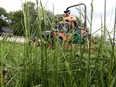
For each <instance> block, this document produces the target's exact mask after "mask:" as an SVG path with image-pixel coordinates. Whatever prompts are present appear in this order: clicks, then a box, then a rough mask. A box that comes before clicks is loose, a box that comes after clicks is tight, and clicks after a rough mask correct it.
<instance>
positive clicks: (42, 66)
mask: <svg viewBox="0 0 116 87" xmlns="http://www.w3.org/2000/svg"><path fill="white" fill-rule="evenodd" d="M36 4H37V5H36V6H38V1H37V2H36ZM92 6H93V2H92V3H91V7H92ZM25 9H26V10H25ZM92 14H93V7H92V10H91V19H90V20H91V21H90V22H91V24H90V26H92V20H93V19H92ZM30 15H31V14H30V9H29V8H28V4H27V5H25V8H23V17H24V19H23V21H24V26H23V27H24V34H25V37H26V40H25V43H16V42H8V41H5V40H3V41H0V64H1V66H0V71H1V87H115V86H116V79H115V78H116V69H115V68H116V62H115V61H116V54H115V53H116V47H115V45H114V44H113V43H112V41H111V42H109V43H105V41H103V40H104V38H103V37H102V36H99V37H94V38H95V43H94V46H95V49H93V50H91V48H90V46H91V45H93V44H92V43H89V45H88V43H86V44H81V45H79V46H80V48H79V49H75V48H74V46H73V44H71V48H70V49H64V47H61V46H59V44H58V42H56V43H55V46H54V48H47V47H46V43H47V42H46V43H43V42H42V45H41V46H39V47H34V46H31V45H30V44H28V43H29V41H30V39H31V35H32V34H33V33H35V32H36V33H38V36H39V35H40V36H39V37H40V39H41V40H42V37H41V34H42V30H45V31H46V30H47V26H46V25H47V22H46V21H47V20H48V21H49V20H51V21H49V22H50V25H51V27H50V29H52V27H53V25H54V18H53V19H49V17H48V15H47V14H46V10H45V9H44V7H43V5H42V3H41V2H40V7H37V14H36V15H37V17H36V18H35V22H34V23H35V24H36V26H35V25H33V26H31V22H32V21H31V19H30ZM42 19H43V22H42V21H41V20H42ZM115 21H116V19H115ZM114 26H116V23H114ZM32 27H35V28H36V31H34V30H33V31H31V29H32ZM114 30H115V27H114ZM30 31H31V32H30ZM90 31H91V30H90ZM45 38H46V37H45ZM88 42H89V41H88ZM3 68H8V70H9V71H8V75H7V76H6V79H5V80H4V81H2V80H3V77H2V70H3Z"/></svg>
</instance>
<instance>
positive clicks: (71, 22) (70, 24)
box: [60, 10, 77, 30]
mask: <svg viewBox="0 0 116 87" xmlns="http://www.w3.org/2000/svg"><path fill="white" fill-rule="evenodd" d="M64 13H65V18H64V20H63V21H61V22H60V23H61V24H64V26H65V28H66V29H68V30H71V29H72V28H74V27H75V26H76V22H77V18H76V17H75V16H72V15H70V13H71V11H70V10H66V11H64Z"/></svg>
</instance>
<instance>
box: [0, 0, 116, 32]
mask: <svg viewBox="0 0 116 87" xmlns="http://www.w3.org/2000/svg"><path fill="white" fill-rule="evenodd" d="M26 1H32V2H36V0H26ZM41 1H42V4H43V5H45V6H46V9H48V10H51V11H53V7H54V11H55V13H56V14H62V13H63V12H64V10H65V9H66V8H67V7H68V6H71V5H75V4H78V3H85V4H86V6H87V16H88V18H89V19H90V11H91V6H90V3H91V1H92V0H41ZM21 2H25V0H0V7H3V8H5V9H6V11H7V12H10V11H16V10H20V9H21ZM93 6H94V14H93V25H92V32H95V31H96V30H97V29H99V28H100V27H101V18H102V20H103V19H104V18H103V17H104V0H93ZM106 6H107V7H106V9H107V10H106V18H107V19H106V25H107V27H108V29H109V31H111V30H112V29H113V27H114V26H113V25H114V16H115V6H116V0H107V4H106ZM73 13H74V12H72V14H73ZM102 23H103V22H102ZM88 26H89V24H88ZM96 34H100V31H99V32H97V33H96Z"/></svg>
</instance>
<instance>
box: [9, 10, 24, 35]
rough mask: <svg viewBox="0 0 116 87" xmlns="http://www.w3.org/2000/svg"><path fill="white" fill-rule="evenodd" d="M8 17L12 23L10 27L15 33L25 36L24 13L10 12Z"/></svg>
mask: <svg viewBox="0 0 116 87" xmlns="http://www.w3.org/2000/svg"><path fill="white" fill-rule="evenodd" d="M8 17H9V19H10V21H11V22H10V24H9V27H10V28H11V29H12V30H13V31H14V34H15V35H24V22H23V19H24V17H23V12H22V11H21V10H19V11H14V12H10V13H9V14H8Z"/></svg>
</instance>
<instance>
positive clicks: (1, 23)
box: [0, 7, 8, 29]
mask: <svg viewBox="0 0 116 87" xmlns="http://www.w3.org/2000/svg"><path fill="white" fill-rule="evenodd" d="M7 26H8V22H7V12H6V10H5V9H4V8H2V7H0V29H1V28H2V27H7Z"/></svg>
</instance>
